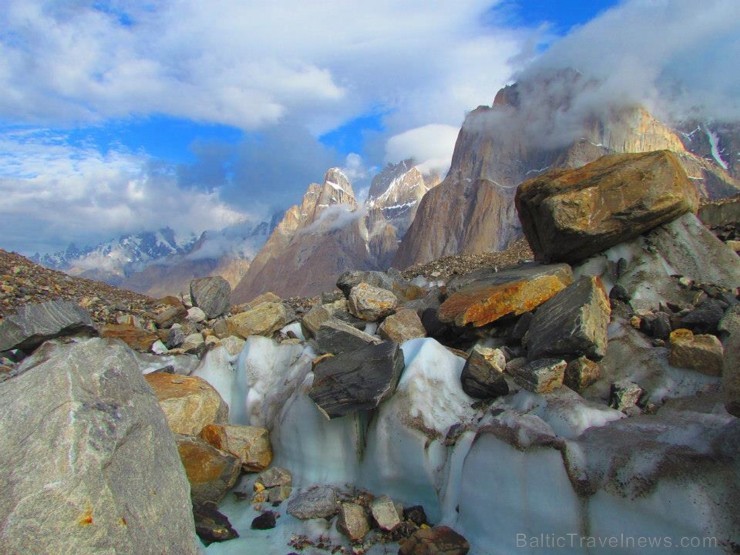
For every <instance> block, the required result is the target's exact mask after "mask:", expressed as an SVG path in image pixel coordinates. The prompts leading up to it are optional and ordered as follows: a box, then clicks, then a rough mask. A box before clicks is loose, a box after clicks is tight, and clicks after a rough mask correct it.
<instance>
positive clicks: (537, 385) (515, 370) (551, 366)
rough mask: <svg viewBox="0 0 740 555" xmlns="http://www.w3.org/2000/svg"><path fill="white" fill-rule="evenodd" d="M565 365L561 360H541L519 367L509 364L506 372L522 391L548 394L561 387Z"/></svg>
mask: <svg viewBox="0 0 740 555" xmlns="http://www.w3.org/2000/svg"><path fill="white" fill-rule="evenodd" d="M567 365H568V363H566V362H565V361H564V360H562V359H557V358H542V359H539V360H534V361H532V362H530V363H528V364H525V365H523V366H519V367H517V366H514V365H513V364H509V365H507V366H506V371H507V372H510V373H511V375H512V376H513V377H514V381H515V382H516V383H517V384H519V385H520V386H521V387H523V388H524V389H527V390H529V391H532V392H533V393H550V392H552V391H554V390H556V389H558V388H559V387H561V386H562V385H563V378H564V377H565V368H566V366H567Z"/></svg>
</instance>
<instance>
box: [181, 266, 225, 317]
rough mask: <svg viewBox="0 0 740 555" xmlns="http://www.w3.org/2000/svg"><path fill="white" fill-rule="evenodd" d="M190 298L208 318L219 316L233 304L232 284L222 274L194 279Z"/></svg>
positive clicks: (191, 284)
mask: <svg viewBox="0 0 740 555" xmlns="http://www.w3.org/2000/svg"><path fill="white" fill-rule="evenodd" d="M190 298H191V299H192V300H193V306H195V307H198V308H201V309H203V312H205V314H206V317H207V318H218V317H219V316H221V315H222V314H223V313H225V312H226V311H227V310H228V309H229V306H231V286H230V285H229V282H228V281H226V280H225V279H224V278H222V277H221V276H211V277H204V278H200V279H194V280H193V281H191V282H190Z"/></svg>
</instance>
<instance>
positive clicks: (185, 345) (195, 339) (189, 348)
mask: <svg viewBox="0 0 740 555" xmlns="http://www.w3.org/2000/svg"><path fill="white" fill-rule="evenodd" d="M205 347H206V346H205V339H203V334H201V333H191V334H190V335H188V336H187V337H186V338H185V339H184V340H183V342H182V345H180V348H181V349H182V350H183V351H185V352H186V353H195V354H200V353H202V352H203V351H204V350H205Z"/></svg>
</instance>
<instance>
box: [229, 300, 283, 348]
mask: <svg viewBox="0 0 740 555" xmlns="http://www.w3.org/2000/svg"><path fill="white" fill-rule="evenodd" d="M292 318H293V315H292V314H291V313H290V311H289V310H288V309H287V308H286V307H285V305H284V304H283V303H273V302H264V303H260V304H259V305H257V306H255V307H254V308H250V309H249V310H245V311H244V312H240V313H239V314H235V315H234V316H231V317H230V318H228V319H227V320H226V325H227V329H228V333H229V335H235V336H237V337H241V338H242V339H246V338H247V337H249V336H250V335H265V336H268V337H269V336H270V335H272V334H273V333H275V332H276V331H277V330H279V329H280V328H282V327H283V326H285V325H286V324H288V323H289V322H290V321H291V320H292Z"/></svg>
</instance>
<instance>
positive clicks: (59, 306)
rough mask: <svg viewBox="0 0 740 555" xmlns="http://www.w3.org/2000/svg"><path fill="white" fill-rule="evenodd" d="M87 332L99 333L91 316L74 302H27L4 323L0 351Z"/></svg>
mask: <svg viewBox="0 0 740 555" xmlns="http://www.w3.org/2000/svg"><path fill="white" fill-rule="evenodd" d="M81 331H86V332H88V333H91V334H95V333H97V332H96V331H95V327H94V325H93V322H92V320H91V319H90V315H89V314H88V313H87V312H86V311H85V310H84V309H82V308H81V307H80V306H78V305H77V304H76V303H73V302H70V301H47V302H45V303H40V304H32V305H26V306H23V307H21V308H19V309H18V312H17V314H15V315H13V316H8V317H7V318H6V319H5V321H3V323H2V324H0V351H7V350H9V349H22V350H24V351H30V350H33V349H35V348H36V347H38V346H39V345H41V344H42V343H43V342H44V341H46V340H47V339H51V338H52V337H59V336H62V335H73V334H75V333H78V332H81Z"/></svg>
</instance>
